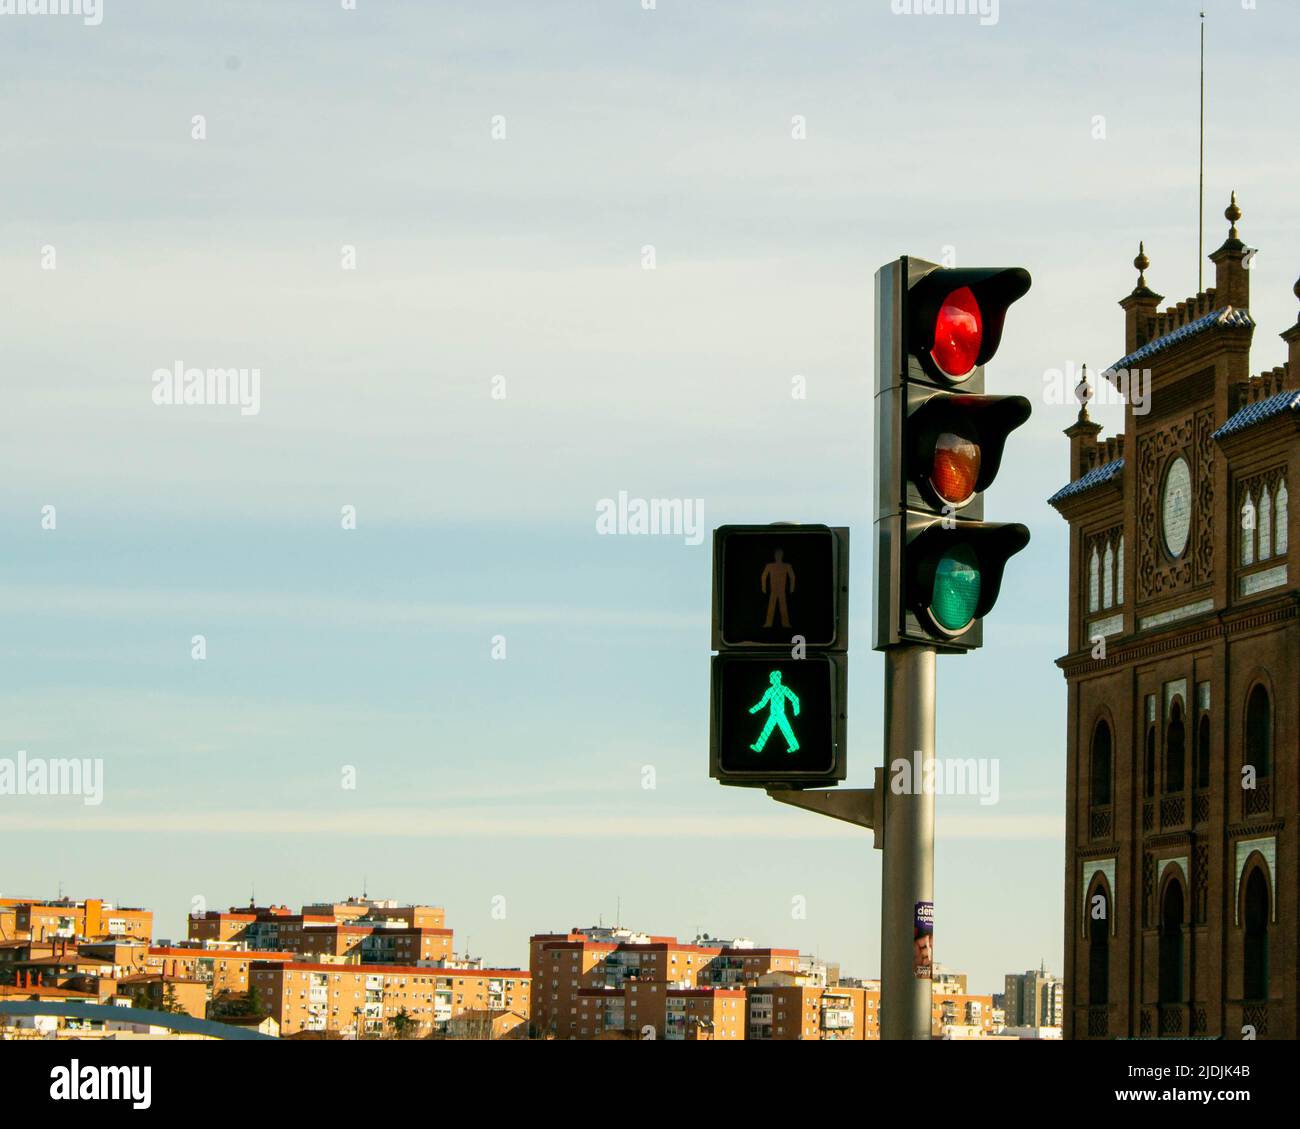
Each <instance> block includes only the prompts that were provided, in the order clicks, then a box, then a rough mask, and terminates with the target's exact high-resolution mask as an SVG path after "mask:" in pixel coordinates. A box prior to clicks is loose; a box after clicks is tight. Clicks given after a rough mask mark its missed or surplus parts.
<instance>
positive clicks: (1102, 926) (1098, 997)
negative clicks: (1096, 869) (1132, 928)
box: [1088, 882, 1110, 1005]
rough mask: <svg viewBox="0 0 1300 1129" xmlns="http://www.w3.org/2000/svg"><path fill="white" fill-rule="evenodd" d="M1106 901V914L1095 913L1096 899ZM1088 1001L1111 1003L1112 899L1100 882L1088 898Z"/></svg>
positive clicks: (1092, 1002) (1091, 1002)
mask: <svg viewBox="0 0 1300 1129" xmlns="http://www.w3.org/2000/svg"><path fill="white" fill-rule="evenodd" d="M1097 897H1101V898H1103V899H1105V902H1106V911H1105V912H1106V916H1105V917H1103V918H1098V917H1095V916H1094V915H1093V912H1092V906H1093V902H1094V899H1096V898H1097ZM1088 1003H1089V1004H1094V1005H1095V1004H1108V1003H1110V899H1109V898H1108V897H1106V888H1105V887H1104V886H1102V884H1101V883H1100V882H1099V883H1097V885H1095V886H1094V887H1093V888H1092V894H1091V896H1089V898H1088Z"/></svg>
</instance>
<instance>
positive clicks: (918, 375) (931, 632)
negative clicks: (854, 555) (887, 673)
mask: <svg viewBox="0 0 1300 1129" xmlns="http://www.w3.org/2000/svg"><path fill="white" fill-rule="evenodd" d="M1029 286H1030V278H1029V274H1028V272H1027V271H1025V270H1023V269H1021V268H1019V267H1009V268H964V269H950V268H944V267H940V266H938V265H937V264H935V263H929V262H926V261H925V260H923V259H915V258H909V257H906V256H904V257H902V258H900V259H898V260H896V261H895V262H893V263H889V264H887V265H886V266H884V267H881V269H880V270H879V271H878V272H877V273H876V350H877V355H876V452H877V476H876V478H877V480H876V608H875V616H874V617H873V618H874V622H875V646H876V649H877V650H882V649H884V648H886V647H890V646H894V645H897V644H900V643H914V644H923V645H926V646H932V647H936V648H937V649H939V650H943V651H952V652H964V651H969V650H974V649H975V648H976V647H979V646H980V645H981V644H982V643H983V631H982V626H981V620H982V619H983V617H984V616H985V615H986V614H987V613H988V612H989V610H990V609H992V607H993V605H994V603H995V602H996V601H997V597H998V592H999V589H1000V588H1001V584H1002V575H1003V572H1004V570H1005V567H1006V563H1007V560H1008V559H1009V558H1010V557H1011V556H1013V555H1014V554H1016V553H1018V552H1019V551H1020V550H1021V549H1023V548H1024V547H1025V545H1026V544H1028V542H1029V531H1028V529H1026V528H1025V527H1024V526H1023V525H1019V524H1014V523H998V522H986V521H984V520H983V518H984V498H983V494H984V491H985V490H986V489H987V488H988V487H989V486H990V485H991V484H992V483H993V481H994V479H995V478H996V477H997V473H998V470H999V467H1000V465H1001V462H1002V454H1003V450H1004V447H1005V445H1006V440H1007V437H1008V435H1009V434H1010V433H1011V432H1012V431H1014V430H1015V429H1016V428H1017V427H1019V426H1020V425H1021V424H1022V423H1024V422H1025V420H1027V419H1028V418H1029V413H1030V406H1029V401H1028V400H1027V399H1025V398H1024V397H1023V396H989V395H986V394H985V392H984V365H985V363H986V362H987V361H989V360H990V359H991V358H992V357H993V356H994V354H995V353H996V352H997V349H998V345H999V344H1000V342H1001V339H1002V330H1003V326H1004V324H1005V322H1006V314H1007V309H1008V307H1009V306H1010V305H1011V304H1012V303H1013V302H1015V301H1016V300H1017V299H1018V298H1020V297H1022V296H1023V295H1024V294H1025V293H1026V292H1027V291H1028V289H1029Z"/></svg>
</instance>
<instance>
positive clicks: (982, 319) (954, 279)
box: [907, 267, 1030, 384]
mask: <svg viewBox="0 0 1300 1129" xmlns="http://www.w3.org/2000/svg"><path fill="white" fill-rule="evenodd" d="M1029 286H1030V278H1029V272H1028V271H1027V270H1025V269H1023V268H1022V267H1005V268H1003V267H995V268H983V267H981V268H969V269H951V270H950V269H945V268H943V267H940V268H939V269H938V270H935V271H931V272H930V273H929V274H927V275H925V276H924V277H923V278H922V279H920V281H918V282H917V283H916V284H915V285H914V286H913V287H912V288H911V290H910V291H909V293H908V298H907V301H908V322H909V333H908V336H909V349H910V351H911V352H912V354H913V355H914V356H916V358H917V359H918V360H919V361H920V363H921V367H922V368H923V369H925V370H926V372H927V373H928V374H929V375H930V376H931V377H933V378H937V379H939V380H942V381H944V382H945V383H949V384H960V383H961V382H962V381H963V380H965V379H967V377H969V376H970V374H971V373H972V372H974V371H975V369H976V368H977V367H978V366H979V365H982V364H986V363H987V362H988V361H989V360H990V359H992V357H993V355H994V353H996V352H997V351H998V345H999V344H1000V343H1001V341H1002V327H1003V325H1004V324H1005V322H1006V317H1007V307H1009V306H1010V305H1011V303H1012V302H1014V301H1016V299H1018V298H1020V297H1022V296H1023V295H1024V294H1025V293H1026V292H1027V291H1028V290H1029Z"/></svg>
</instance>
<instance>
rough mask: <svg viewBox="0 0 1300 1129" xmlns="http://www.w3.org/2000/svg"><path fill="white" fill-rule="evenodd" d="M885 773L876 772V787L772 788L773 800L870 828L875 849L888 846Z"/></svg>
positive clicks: (770, 792)
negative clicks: (873, 834) (886, 843)
mask: <svg viewBox="0 0 1300 1129" xmlns="http://www.w3.org/2000/svg"><path fill="white" fill-rule="evenodd" d="M884 776H885V770H884V769H883V768H878V769H876V786H875V787H874V788H843V789H840V788H816V789H809V790H807V791H799V790H797V789H793V788H769V789H768V790H767V794H768V795H769V796H771V797H772V799H774V800H776V801H778V802H779V803H782V804H789V805H790V806H791V807H795V808H803V809H804V810H805V811H811V812H815V813H816V814H818V815H825V816H829V817H830V818H831V819H842V820H843V821H844V822H845V823H852V824H856V825H857V826H858V827H867V828H870V829H871V830H872V831H874V832H875V841H874V843H873V844H872V845H873V846H874V847H875V848H876V850H878V851H879V850H883V849H884V845H885V789H884Z"/></svg>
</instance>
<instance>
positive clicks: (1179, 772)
mask: <svg viewBox="0 0 1300 1129" xmlns="http://www.w3.org/2000/svg"><path fill="white" fill-rule="evenodd" d="M1186 745H1187V727H1186V726H1185V725H1184V724H1183V704H1182V702H1179V701H1175V702H1174V706H1173V709H1171V710H1170V711H1169V728H1168V729H1166V730H1165V791H1166V792H1181V791H1182V790H1183V765H1184V761H1185V755H1186Z"/></svg>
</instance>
